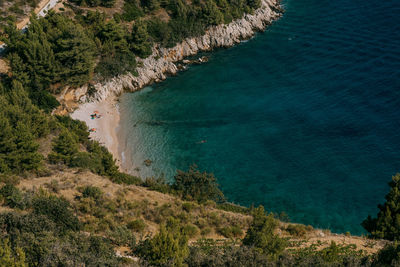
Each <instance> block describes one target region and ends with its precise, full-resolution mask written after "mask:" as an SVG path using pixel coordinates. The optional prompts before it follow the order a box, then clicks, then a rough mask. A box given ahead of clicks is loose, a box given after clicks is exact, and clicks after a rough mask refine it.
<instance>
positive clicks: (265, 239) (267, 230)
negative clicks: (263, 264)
mask: <svg viewBox="0 0 400 267" xmlns="http://www.w3.org/2000/svg"><path fill="white" fill-rule="evenodd" d="M252 215H253V222H252V224H251V225H250V227H249V229H248V230H247V233H246V236H245V238H244V239H243V244H244V245H246V246H251V247H254V248H255V249H256V250H258V251H259V252H260V253H264V254H267V255H268V256H269V257H271V258H276V257H277V256H279V254H281V253H282V251H283V250H284V249H285V247H286V246H287V244H286V243H287V242H286V241H285V240H284V239H282V238H280V237H279V236H277V235H276V234H275V233H274V230H275V228H276V227H277V226H278V222H277V221H276V219H274V217H273V215H272V214H269V215H266V213H265V211H264V207H263V206H259V207H258V208H255V209H254V210H253V212H252Z"/></svg>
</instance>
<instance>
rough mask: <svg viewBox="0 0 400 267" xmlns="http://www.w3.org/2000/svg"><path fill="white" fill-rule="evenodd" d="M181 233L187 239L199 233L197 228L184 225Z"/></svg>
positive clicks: (191, 225)
mask: <svg viewBox="0 0 400 267" xmlns="http://www.w3.org/2000/svg"><path fill="white" fill-rule="evenodd" d="M182 232H183V233H184V234H185V235H186V236H187V237H188V238H193V237H195V236H196V235H197V234H198V233H199V228H197V226H196V225H193V224H186V225H185V226H183V228H182Z"/></svg>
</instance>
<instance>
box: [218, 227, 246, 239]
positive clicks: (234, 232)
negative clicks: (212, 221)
mask: <svg viewBox="0 0 400 267" xmlns="http://www.w3.org/2000/svg"><path fill="white" fill-rule="evenodd" d="M218 232H219V233H220V234H221V235H223V236H225V237H227V238H234V237H235V238H238V237H241V236H242V235H243V231H242V229H240V227H238V226H227V227H223V228H220V229H218Z"/></svg>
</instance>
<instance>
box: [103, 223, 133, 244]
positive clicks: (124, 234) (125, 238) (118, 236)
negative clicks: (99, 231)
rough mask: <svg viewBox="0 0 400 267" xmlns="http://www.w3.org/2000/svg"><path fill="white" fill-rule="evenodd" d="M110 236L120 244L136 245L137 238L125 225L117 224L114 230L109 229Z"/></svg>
mask: <svg viewBox="0 0 400 267" xmlns="http://www.w3.org/2000/svg"><path fill="white" fill-rule="evenodd" d="M107 235H108V237H110V238H111V240H112V241H113V242H114V243H115V244H116V245H118V246H129V247H134V246H135V245H136V238H135V236H134V235H132V233H131V231H130V230H128V228H126V227H125V226H117V227H116V228H115V229H114V230H112V231H108V233H107Z"/></svg>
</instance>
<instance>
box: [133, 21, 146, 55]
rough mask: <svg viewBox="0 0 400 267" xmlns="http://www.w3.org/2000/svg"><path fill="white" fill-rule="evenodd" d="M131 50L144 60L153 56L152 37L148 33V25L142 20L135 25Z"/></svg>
mask: <svg viewBox="0 0 400 267" xmlns="http://www.w3.org/2000/svg"><path fill="white" fill-rule="evenodd" d="M131 49H132V51H133V52H134V53H136V54H137V55H138V56H140V57H142V58H145V57H147V56H149V55H151V42H150V36H149V33H148V32H147V26H146V24H145V23H144V22H143V21H141V20H139V21H138V22H136V23H135V24H134V25H133V28H132V38H131Z"/></svg>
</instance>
